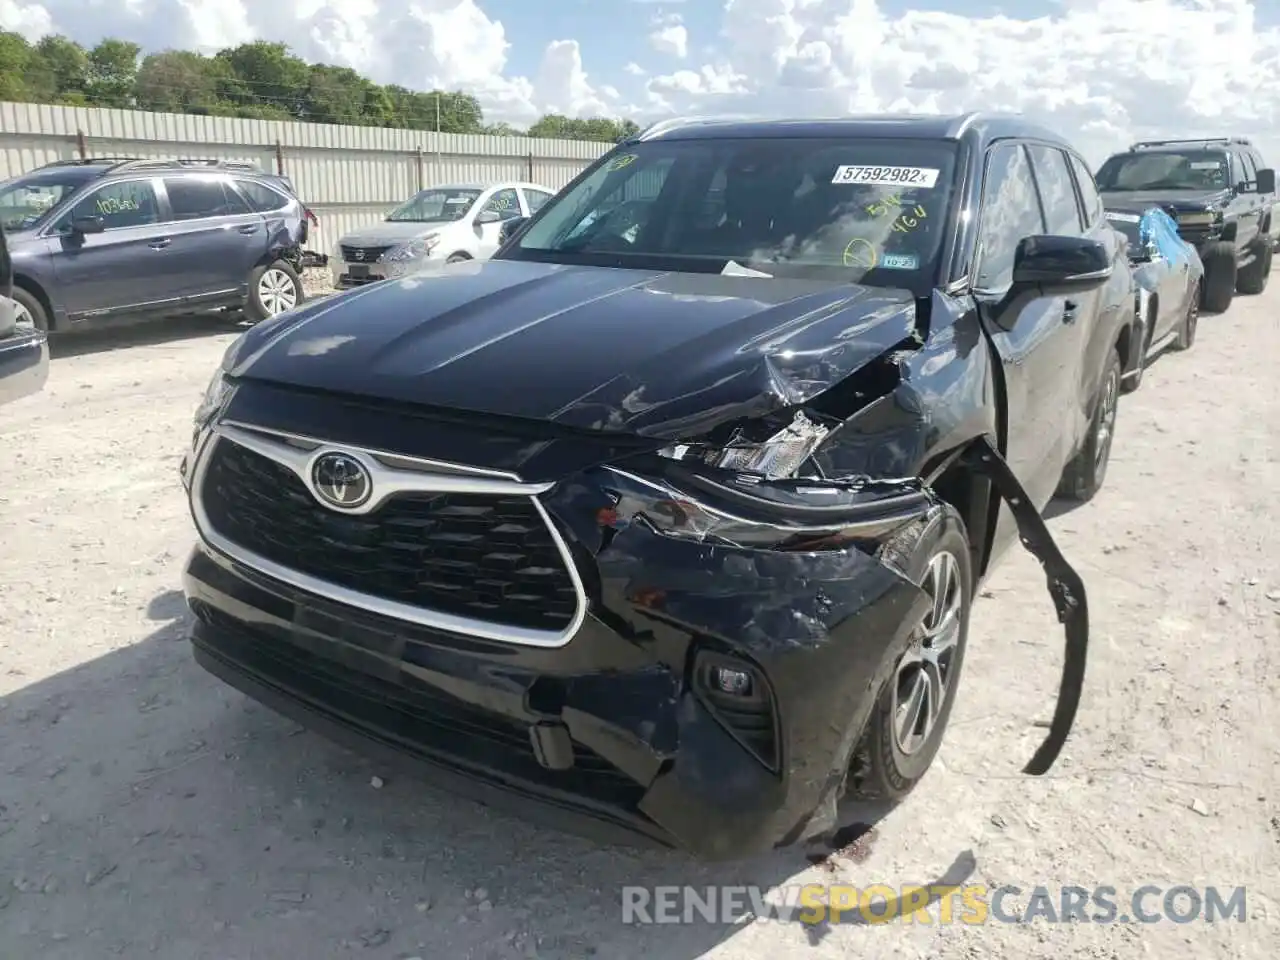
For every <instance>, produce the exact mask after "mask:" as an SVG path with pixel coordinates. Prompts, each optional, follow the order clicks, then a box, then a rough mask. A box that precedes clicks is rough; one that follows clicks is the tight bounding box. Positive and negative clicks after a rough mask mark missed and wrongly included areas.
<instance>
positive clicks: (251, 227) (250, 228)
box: [240, 223, 258, 237]
mask: <svg viewBox="0 0 1280 960" xmlns="http://www.w3.org/2000/svg"><path fill="white" fill-rule="evenodd" d="M240 232H241V233H243V234H244V235H245V236H246V237H247V236H249V235H250V234H254V233H257V232H258V226H257V224H254V223H247V224H245V225H244V226H243V227H241V228H240Z"/></svg>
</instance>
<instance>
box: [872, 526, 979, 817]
mask: <svg viewBox="0 0 1280 960" xmlns="http://www.w3.org/2000/svg"><path fill="white" fill-rule="evenodd" d="M935 522H936V523H940V524H941V525H942V528H941V530H940V533H939V535H937V536H926V538H924V539H923V540H922V544H927V545H925V546H922V547H918V548H917V550H916V553H915V555H914V556H912V557H911V559H910V560H908V561H907V566H906V570H905V572H906V573H907V574H908V575H909V576H910V577H911V579H913V580H915V581H916V582H918V583H919V584H920V587H921V589H922V590H924V592H925V593H926V594H927V595H928V596H929V598H930V600H931V601H932V604H931V605H930V607H929V610H928V611H927V612H926V613H925V615H924V618H923V619H922V620H921V621H920V622H919V623H918V624H916V625H915V626H914V627H913V629H912V631H911V639H910V641H909V643H908V646H907V649H906V650H905V651H904V652H903V654H902V655H901V656H900V657H899V658H898V661H897V663H896V664H895V665H894V670H893V675H892V676H891V677H890V678H889V680H888V682H887V683H886V684H885V686H884V687H883V689H882V690H881V691H880V696H879V698H878V699H877V701H876V705H875V707H874V708H873V709H872V713H871V718H870V720H868V722H867V726H866V729H865V730H864V731H863V734H862V739H861V741H860V742H859V744H858V748H857V750H856V751H855V752H854V757H853V763H852V765H851V769H850V771H849V774H850V776H849V795H850V796H851V797H853V798H855V799H859V800H871V799H883V800H901V799H902V798H903V797H905V796H906V795H907V794H908V793H910V792H911V791H912V790H913V789H914V788H915V786H916V784H917V783H919V782H920V780H921V779H922V778H923V777H924V775H925V772H926V771H927V770H928V769H929V767H930V766H931V765H932V764H933V758H934V757H935V756H936V755H937V753H938V748H939V747H941V746H942V739H943V736H944V735H945V733H946V729H947V722H948V721H949V720H950V719H951V708H952V706H953V705H954V703H955V695H956V688H957V687H958V686H959V683H960V669H961V667H962V666H963V664H964V652H965V647H966V645H967V643H968V638H969V608H970V604H971V603H972V598H973V579H972V577H973V573H972V568H971V566H970V560H969V557H970V553H969V538H968V535H967V534H966V533H965V527H964V521H963V520H961V518H960V515H959V514H958V513H956V511H955V510H954V509H952V508H951V507H949V506H947V507H944V512H943V514H942V515H941V517H940V519H939V520H937V521H935Z"/></svg>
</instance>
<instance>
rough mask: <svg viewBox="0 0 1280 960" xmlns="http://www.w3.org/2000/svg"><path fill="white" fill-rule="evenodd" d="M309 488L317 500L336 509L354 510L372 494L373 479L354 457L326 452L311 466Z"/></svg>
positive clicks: (362, 504) (367, 500)
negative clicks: (310, 487)
mask: <svg viewBox="0 0 1280 960" xmlns="http://www.w3.org/2000/svg"><path fill="white" fill-rule="evenodd" d="M311 486H312V489H313V490H314V491H315V495H316V497H317V499H319V501H320V502H321V503H323V504H324V505H325V506H327V507H333V508H334V509H335V510H354V509H356V508H357V507H361V506H364V504H366V503H368V502H369V498H370V497H371V496H372V495H373V477H371V476H370V475H369V471H368V469H367V468H366V467H365V465H364V464H363V463H361V462H360V461H359V460H357V459H356V458H355V457H352V456H348V455H347V454H345V453H326V454H322V455H321V456H319V457H317V458H316V462H315V463H314V464H312V466H311Z"/></svg>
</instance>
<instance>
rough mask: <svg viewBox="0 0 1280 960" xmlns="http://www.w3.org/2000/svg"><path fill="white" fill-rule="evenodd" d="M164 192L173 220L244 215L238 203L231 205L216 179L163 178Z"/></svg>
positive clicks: (225, 192) (226, 193) (220, 183)
mask: <svg viewBox="0 0 1280 960" xmlns="http://www.w3.org/2000/svg"><path fill="white" fill-rule="evenodd" d="M164 189H165V193H167V194H168V195H169V208H170V210H172V211H173V214H172V215H173V219H174V220H202V219H205V218H207V217H227V216H231V215H233V214H237V213H243V212H244V209H243V207H242V206H241V205H240V203H239V202H238V201H237V202H236V203H235V204H232V202H231V199H230V197H229V195H228V193H229V192H228V191H227V190H226V189H225V188H224V187H223V184H222V181H221V180H220V179H218V178H216V177H165V179H164Z"/></svg>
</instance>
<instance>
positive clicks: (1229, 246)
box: [1200, 240, 1239, 313]
mask: <svg viewBox="0 0 1280 960" xmlns="http://www.w3.org/2000/svg"><path fill="white" fill-rule="evenodd" d="M1200 259H1201V262H1203V263H1204V285H1203V286H1202V287H1201V291H1200V293H1201V303H1200V306H1201V307H1202V308H1203V309H1205V310H1208V311H1209V312H1210V313H1226V312H1227V308H1228V307H1230V306H1231V301H1232V300H1233V299H1234V298H1235V295H1236V276H1237V272H1238V270H1239V262H1238V261H1237V260H1236V245H1235V243H1233V242H1232V241H1230V240H1219V241H1217V242H1215V243H1211V244H1209V246H1208V248H1207V249H1206V250H1205V251H1204V252H1203V253H1202V254H1201V255H1200Z"/></svg>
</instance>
